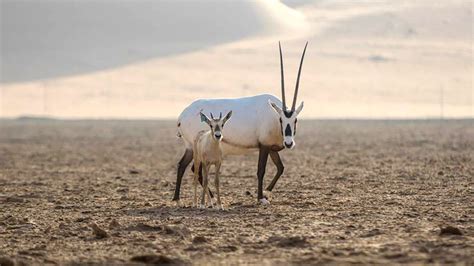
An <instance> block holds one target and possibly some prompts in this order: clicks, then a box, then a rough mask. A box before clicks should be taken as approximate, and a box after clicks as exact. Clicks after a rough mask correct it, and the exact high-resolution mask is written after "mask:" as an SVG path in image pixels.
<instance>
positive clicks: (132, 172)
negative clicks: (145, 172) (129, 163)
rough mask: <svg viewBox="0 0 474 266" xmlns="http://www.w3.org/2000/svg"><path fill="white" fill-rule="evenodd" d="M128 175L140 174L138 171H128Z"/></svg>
mask: <svg viewBox="0 0 474 266" xmlns="http://www.w3.org/2000/svg"><path fill="white" fill-rule="evenodd" d="M128 173H129V174H131V175H138V174H139V173H140V172H139V171H138V170H134V169H131V170H129V171H128Z"/></svg>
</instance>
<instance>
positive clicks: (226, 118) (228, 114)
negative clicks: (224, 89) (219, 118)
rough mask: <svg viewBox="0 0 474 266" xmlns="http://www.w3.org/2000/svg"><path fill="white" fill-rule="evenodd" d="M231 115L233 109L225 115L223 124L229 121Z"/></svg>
mask: <svg viewBox="0 0 474 266" xmlns="http://www.w3.org/2000/svg"><path fill="white" fill-rule="evenodd" d="M231 116H232V110H231V111H229V112H228V113H227V114H226V115H225V116H224V120H223V123H222V125H224V124H225V123H226V122H227V120H229V119H230V117H231Z"/></svg>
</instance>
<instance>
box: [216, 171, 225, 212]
mask: <svg viewBox="0 0 474 266" xmlns="http://www.w3.org/2000/svg"><path fill="white" fill-rule="evenodd" d="M220 170H221V163H217V164H216V177H215V180H214V182H215V185H216V193H217V205H216V207H217V208H218V209H221V210H223V209H224V208H223V207H222V203H221V193H220V190H219V172H220Z"/></svg>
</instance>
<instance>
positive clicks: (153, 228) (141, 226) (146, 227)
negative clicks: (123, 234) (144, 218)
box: [126, 223, 168, 233]
mask: <svg viewBox="0 0 474 266" xmlns="http://www.w3.org/2000/svg"><path fill="white" fill-rule="evenodd" d="M126 230H127V231H141V232H152V231H161V230H163V228H162V227H161V226H153V225H149V224H145V223H138V224H137V225H133V226H129V227H127V229H126ZM166 233H168V232H166Z"/></svg>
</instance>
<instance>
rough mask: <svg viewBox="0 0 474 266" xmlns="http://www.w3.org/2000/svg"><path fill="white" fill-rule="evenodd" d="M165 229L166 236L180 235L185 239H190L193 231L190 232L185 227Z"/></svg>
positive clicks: (167, 226) (165, 227)
mask: <svg viewBox="0 0 474 266" xmlns="http://www.w3.org/2000/svg"><path fill="white" fill-rule="evenodd" d="M163 229H164V231H165V233H166V234H169V235H178V236H181V237H182V238H183V239H184V238H189V237H190V236H191V231H189V229H188V228H186V227H184V226H170V225H165V226H164V228H163Z"/></svg>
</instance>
